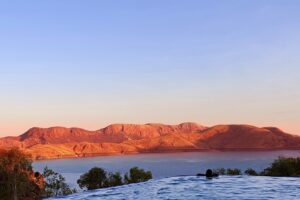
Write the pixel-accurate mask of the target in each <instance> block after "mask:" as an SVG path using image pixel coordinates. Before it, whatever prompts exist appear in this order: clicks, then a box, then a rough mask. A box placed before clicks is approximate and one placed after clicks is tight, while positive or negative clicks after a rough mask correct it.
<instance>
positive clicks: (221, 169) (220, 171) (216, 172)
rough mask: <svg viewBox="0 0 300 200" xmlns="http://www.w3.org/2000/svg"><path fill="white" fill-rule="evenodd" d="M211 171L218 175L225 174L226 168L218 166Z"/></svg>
mask: <svg viewBox="0 0 300 200" xmlns="http://www.w3.org/2000/svg"><path fill="white" fill-rule="evenodd" d="M213 173H214V174H219V175H225V174H226V170H225V169H224V168H218V169H214V170H213Z"/></svg>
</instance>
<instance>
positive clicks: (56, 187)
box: [43, 167, 76, 197]
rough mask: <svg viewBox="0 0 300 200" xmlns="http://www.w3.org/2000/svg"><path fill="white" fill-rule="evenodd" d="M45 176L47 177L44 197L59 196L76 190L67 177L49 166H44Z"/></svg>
mask: <svg viewBox="0 0 300 200" xmlns="http://www.w3.org/2000/svg"><path fill="white" fill-rule="evenodd" d="M43 177H44V179H45V190H44V195H43V196H44V197H57V196H63V195H69V194H72V193H75V192H76V190H75V189H70V187H69V185H68V184H67V183H66V179H65V177H63V176H62V175H61V174H59V173H57V172H54V171H53V170H51V169H49V168H48V167H45V168H44V172H43Z"/></svg>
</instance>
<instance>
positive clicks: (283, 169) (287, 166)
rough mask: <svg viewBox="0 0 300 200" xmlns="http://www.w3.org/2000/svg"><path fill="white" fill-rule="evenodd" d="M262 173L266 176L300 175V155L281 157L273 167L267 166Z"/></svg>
mask: <svg viewBox="0 0 300 200" xmlns="http://www.w3.org/2000/svg"><path fill="white" fill-rule="evenodd" d="M261 175H264V176H300V157H299V158H285V157H279V158H278V159H276V160H275V161H274V162H273V163H272V165H271V167H268V168H266V169H265V170H264V171H263V172H262V173H261Z"/></svg>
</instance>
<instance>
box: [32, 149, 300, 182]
mask: <svg viewBox="0 0 300 200" xmlns="http://www.w3.org/2000/svg"><path fill="white" fill-rule="evenodd" d="M278 156H291V157H297V156H298V157H300V151H263V152H258V151H255V152H191V153H163V154H137V155H122V156H103V157H91V158H79V159H59V160H47V161H37V162H34V163H33V166H34V169H35V170H37V171H42V170H43V168H44V167H45V166H48V167H49V168H51V169H53V170H54V171H57V172H59V173H61V174H62V175H63V176H65V177H66V180H67V182H68V183H69V184H70V186H72V187H78V186H77V184H76V181H77V179H78V178H79V177H80V175H81V174H83V173H85V172H87V171H88V170H89V169H90V168H92V167H95V166H97V167H103V168H105V169H106V170H108V171H111V172H116V171H119V172H121V173H122V174H124V173H125V172H127V171H128V170H129V169H130V168H131V167H133V166H138V167H141V168H144V169H147V170H151V171H152V174H153V176H154V179H155V180H160V179H162V178H166V177H176V176H180V175H187V176H189V175H195V174H197V173H199V172H203V173H204V172H205V171H206V169H207V168H221V167H224V168H239V169H241V170H243V171H244V170H245V169H247V168H248V167H251V168H253V169H256V170H258V171H260V170H262V169H264V168H266V167H268V166H269V165H270V163H271V162H272V161H273V160H274V159H276V158H277V157H278ZM226 180H227V179H226ZM220 181H222V180H220ZM208 184H209V182H208Z"/></svg>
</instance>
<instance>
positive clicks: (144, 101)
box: [0, 0, 300, 136]
mask: <svg viewBox="0 0 300 200" xmlns="http://www.w3.org/2000/svg"><path fill="white" fill-rule="evenodd" d="M299 10H300V1H297V0H294V1H292V0H281V1H278V0H272V1H271V0H269V1H267V0H248V1H246V0H244V1H239V0H227V1H220V0H219V1H213V0H207V1H201V0H195V1H191V0H186V1H179V0H178V1H175V0H169V1H167V0H163V1H162V0H157V1H155V0H151V1H150V0H149V1H143V0H136V1H127V0H118V1H117V0H109V1H98V0H94V1H92V0H88V1H83V0H81V1H79V0H43V1H40V0H36V1H32V0H26V1H21V0H20V1H2V0H0V91H1V98H0V136H4V135H17V134H20V133H23V132H24V131H26V130H27V129H28V128H30V127H32V126H40V127H49V126H57V125H59V126H67V127H71V126H77V127H82V128H86V129H92V130H93V129H98V128H101V127H103V126H106V125H108V124H110V123H147V122H162V123H169V124H176V123H179V122H183V121H194V122H198V123H202V124H204V125H214V124H222V123H247V124H254V125H257V126H271V125H272V126H278V127H280V128H282V129H283V130H286V131H288V132H291V133H295V134H300V90H299V89H300V88H299V86H300V56H299V52H300V12H299Z"/></svg>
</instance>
